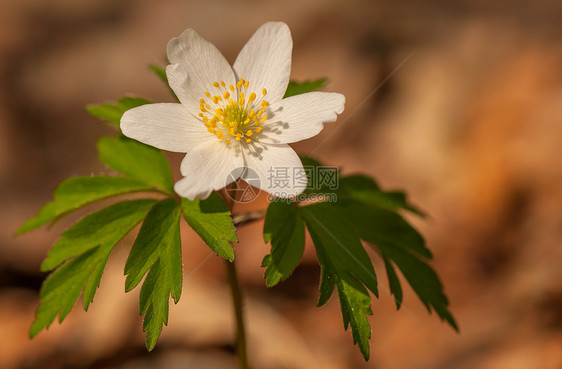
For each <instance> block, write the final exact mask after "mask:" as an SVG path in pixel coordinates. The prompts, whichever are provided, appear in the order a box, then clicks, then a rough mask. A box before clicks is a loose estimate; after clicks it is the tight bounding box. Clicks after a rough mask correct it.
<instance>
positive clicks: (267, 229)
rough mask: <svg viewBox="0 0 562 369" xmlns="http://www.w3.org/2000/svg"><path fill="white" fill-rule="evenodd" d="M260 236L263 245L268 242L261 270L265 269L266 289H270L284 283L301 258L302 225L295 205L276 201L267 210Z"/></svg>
mask: <svg viewBox="0 0 562 369" xmlns="http://www.w3.org/2000/svg"><path fill="white" fill-rule="evenodd" d="M263 232H264V240H265V242H266V243H267V242H269V241H271V254H269V255H267V256H266V259H264V262H263V263H262V266H264V267H267V269H266V271H265V279H266V285H267V286H268V287H272V286H274V285H276V284H277V283H279V281H281V280H285V279H287V278H288V277H289V276H290V275H291V273H292V272H293V270H295V268H296V266H297V264H298V263H299V261H300V260H301V258H302V255H303V252H304V222H303V219H302V217H301V216H300V215H299V213H298V210H297V208H296V207H295V205H294V204H292V203H291V202H288V201H284V200H275V201H272V202H271V203H270V204H269V207H268V208H267V213H266V215H265V223H264V228H263ZM268 256H269V257H268Z"/></svg>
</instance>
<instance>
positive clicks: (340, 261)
mask: <svg viewBox="0 0 562 369" xmlns="http://www.w3.org/2000/svg"><path fill="white" fill-rule="evenodd" d="M299 210H300V212H301V214H302V216H303V218H304V220H305V222H306V227H307V228H308V231H309V232H310V235H311V237H312V239H313V241H314V246H315V248H316V252H317V254H318V260H319V261H320V265H321V266H324V267H325V266H329V268H330V269H332V270H333V271H334V272H335V273H336V274H340V272H345V273H349V274H350V275H352V276H353V277H354V278H357V279H358V280H360V281H361V282H362V283H364V284H365V286H367V288H368V289H370V290H371V291H372V292H373V294H375V296H378V292H377V277H376V275H375V270H374V269H373V265H372V264H371V259H369V255H368V254H367V252H366V251H365V249H364V248H363V245H362V244H361V241H360V240H359V237H358V236H357V235H356V234H355V232H354V231H353V229H352V228H351V227H350V226H349V225H348V224H347V222H345V220H344V219H342V218H341V217H340V215H339V214H338V213H337V212H335V211H334V210H333V208H332V206H331V205H329V204H327V203H317V204H313V205H309V206H304V207H301V208H299Z"/></svg>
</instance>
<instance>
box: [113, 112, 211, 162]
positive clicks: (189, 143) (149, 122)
mask: <svg viewBox="0 0 562 369" xmlns="http://www.w3.org/2000/svg"><path fill="white" fill-rule="evenodd" d="M121 130H122V131H123V134H124V135H125V136H127V137H130V138H134V139H135V140H137V141H140V142H143V143H145V144H147V145H151V146H154V147H157V148H159V149H163V150H168V151H175V152H188V151H189V150H190V149H191V148H192V147H194V146H196V145H198V144H200V143H202V142H205V141H208V140H211V139H212V138H213V137H214V136H213V135H212V134H211V133H209V132H208V131H207V129H206V128H205V126H204V124H203V122H202V121H200V120H199V119H197V118H195V117H194V116H193V115H192V114H191V113H190V112H189V111H188V110H187V109H186V107H185V106H183V105H181V104H147V105H142V106H139V107H136V108H133V109H129V110H127V111H126V112H125V114H123V116H122V117H121Z"/></svg>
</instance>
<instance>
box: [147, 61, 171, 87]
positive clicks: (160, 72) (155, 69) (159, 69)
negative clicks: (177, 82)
mask: <svg viewBox="0 0 562 369" xmlns="http://www.w3.org/2000/svg"><path fill="white" fill-rule="evenodd" d="M148 69H150V70H151V71H153V72H154V74H156V76H158V78H160V79H161V80H162V82H164V83H165V84H166V85H167V84H168V76H167V75H166V69H164V68H162V67H161V66H159V65H155V64H151V65H149V66H148Z"/></svg>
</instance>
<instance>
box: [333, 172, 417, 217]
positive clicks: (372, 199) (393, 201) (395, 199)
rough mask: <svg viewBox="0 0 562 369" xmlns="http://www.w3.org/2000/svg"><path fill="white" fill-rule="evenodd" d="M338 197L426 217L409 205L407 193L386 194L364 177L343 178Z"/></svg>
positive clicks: (391, 192) (394, 192)
mask: <svg viewBox="0 0 562 369" xmlns="http://www.w3.org/2000/svg"><path fill="white" fill-rule="evenodd" d="M338 196H340V197H342V198H352V199H355V200H358V201H361V202H363V203H365V204H369V205H374V206H378V207H381V208H384V209H387V210H392V211H396V210H400V209H404V210H408V211H411V212H413V213H416V214H418V215H420V216H425V214H424V213H423V212H421V211H420V210H418V209H416V208H415V207H414V206H413V205H411V204H410V203H408V200H407V198H406V194H405V193H403V192H399V191H389V192H385V191H383V190H381V189H380V187H379V186H378V185H377V183H376V182H375V181H374V180H373V179H372V178H370V177H367V176H364V175H359V174H356V175H351V176H347V177H343V178H341V179H340V183H339V191H338Z"/></svg>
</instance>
